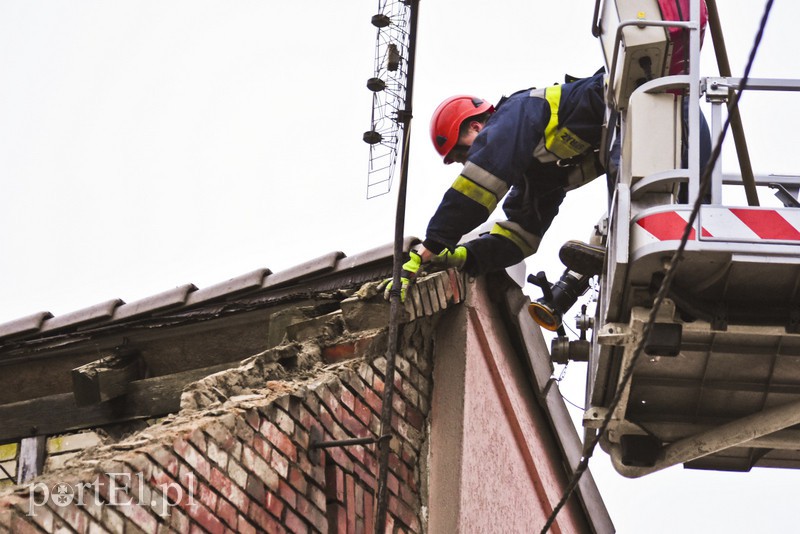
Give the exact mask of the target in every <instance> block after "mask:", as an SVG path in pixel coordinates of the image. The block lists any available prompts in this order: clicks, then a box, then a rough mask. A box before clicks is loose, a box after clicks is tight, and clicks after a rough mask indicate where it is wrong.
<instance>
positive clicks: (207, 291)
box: [186, 269, 272, 306]
mask: <svg viewBox="0 0 800 534" xmlns="http://www.w3.org/2000/svg"><path fill="white" fill-rule="evenodd" d="M270 274H272V271H270V270H269V269H258V270H255V271H252V272H249V273H247V274H243V275H241V276H237V277H235V278H231V279H230V280H228V281H227V282H222V283H219V284H215V285H213V286H209V287H204V288H203V289H198V290H197V291H193V292H191V293H189V295H188V297H187V298H186V305H187V306H190V305H192V304H199V303H201V302H208V301H210V300H214V299H218V298H222V297H226V296H229V295H233V294H235V293H240V292H242V291H247V290H249V289H259V288H260V287H261V285H262V284H263V283H264V277H265V276H269V275H270Z"/></svg>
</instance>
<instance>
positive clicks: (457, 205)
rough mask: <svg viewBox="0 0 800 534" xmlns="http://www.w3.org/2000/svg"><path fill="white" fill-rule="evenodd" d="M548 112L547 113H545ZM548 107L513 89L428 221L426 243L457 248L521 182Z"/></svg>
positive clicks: (430, 246) (435, 248) (431, 247)
mask: <svg viewBox="0 0 800 534" xmlns="http://www.w3.org/2000/svg"><path fill="white" fill-rule="evenodd" d="M545 115H546V116H545ZM548 118H549V109H548V108H547V107H546V103H545V102H544V100H541V99H537V98H530V97H529V96H528V95H527V91H526V92H521V93H517V94H515V95H512V96H511V97H510V98H509V99H508V100H506V101H505V103H504V104H503V105H502V107H500V108H499V109H498V110H497V111H496V112H495V114H494V115H492V117H491V118H490V119H489V121H488V122H487V123H486V125H485V126H484V128H483V130H481V132H480V134H478V136H477V137H476V138H475V142H474V143H473V145H472V147H471V148H470V151H469V154H468V155H467V162H466V164H465V165H464V168H463V170H462V171H461V174H460V175H459V176H458V178H456V180H455V182H453V185H452V186H451V187H450V189H448V190H447V192H445V194H444V197H443V198H442V201H441V203H440V204H439V207H438V209H437V210H436V213H434V215H433V217H432V218H431V220H430V223H429V224H428V230H427V232H426V239H425V242H424V244H425V247H426V248H428V249H429V250H431V251H433V252H436V253H438V252H440V251H441V250H442V249H444V248H449V249H451V250H452V249H453V248H455V246H456V244H457V243H458V241H459V240H460V239H461V237H462V236H463V235H464V234H467V233H469V232H471V231H472V230H474V229H475V228H477V227H478V226H480V225H481V224H482V223H483V222H485V221H486V220H487V219H488V218H489V215H491V213H492V212H493V211H494V210H495V208H496V207H497V204H498V203H499V202H500V200H502V198H503V197H504V196H505V195H506V193H507V192H508V191H509V189H511V188H512V187H514V185H515V184H521V183H522V180H523V179H524V173H525V169H526V167H527V166H528V164H529V163H530V158H531V155H532V153H533V148H534V147H535V146H536V144H537V143H538V142H539V140H540V139H541V136H542V132H543V131H544V124H546V123H547V119H548Z"/></svg>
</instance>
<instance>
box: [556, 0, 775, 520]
mask: <svg viewBox="0 0 800 534" xmlns="http://www.w3.org/2000/svg"><path fill="white" fill-rule="evenodd" d="M772 3H773V0H767V3H766V6H765V8H764V14H763V15H762V17H761V23H760V26H759V29H758V33H757V34H756V37H755V40H754V42H753V48H752V49H751V50H750V56H749V58H748V60H747V66H746V68H745V71H744V76H743V77H742V81H741V85H740V87H739V90H738V91H737V92H735V93H734V95H733V99H732V102H731V106H730V107H737V106H738V105H739V100H741V95H742V91H744V90H745V89H746V88H747V80H748V79H749V78H750V69H751V68H752V66H753V61H754V60H755V56H756V51H757V50H758V47H759V45H760V44H761V39H762V38H763V36H764V28H765V27H766V25H767V19H768V18H769V13H770V11H771V10H772ZM730 123H731V116H730V113H729V114H728V117H727V119H726V120H725V124H724V126H723V128H722V132H721V133H720V136H719V139H718V140H717V143H716V145H715V146H714V150H713V151H712V153H711V158H710V160H709V162H708V164H707V165H706V167H705V169H704V170H703V174H702V176H701V178H700V191H699V192H698V195H697V198H696V199H695V202H694V205H693V207H692V213H691V215H690V216H689V220H688V221H687V222H686V226H685V228H684V231H683V235H682V236H681V242H680V245H679V246H678V248H677V249H676V250H675V253H674V254H673V255H672V258H671V260H670V263H669V268H668V269H667V272H666V276H664V280H663V281H662V282H661V287H660V288H659V290H658V294H657V295H656V298H655V301H654V302H653V307H652V308H651V309H650V314H649V316H648V320H647V322H646V323H645V325H644V328H643V330H642V335H641V337H640V338H639V341H638V342H637V344H636V347H635V348H634V351H633V356H632V357H631V361H630V365H629V366H628V367H627V368H626V369H625V372H624V373H623V375H622V379H621V380H620V383H619V386H618V387H617V392H616V394H615V395H614V398H613V399H612V400H611V404H610V405H609V409H608V411H607V412H606V415H605V417H604V418H603V422H602V423H601V425H600V427H599V428H598V429H597V431H596V432H595V435H594V436H593V438H592V440H591V441H590V443H589V444H588V446H584V454H583V457H581V461H580V462H579V463H578V467H577V468H576V469H575V472H574V473H573V475H572V479H571V480H570V483H569V484H568V485H567V488H566V490H565V491H564V495H563V497H562V498H561V500H560V501H559V502H558V504H557V505H556V507H555V508H553V511H552V512H551V513H550V517H549V518H548V519H547V522H546V523H545V525H544V527H542V531H541V533H542V534H545V533H546V532H547V531H548V530H549V529H550V527H551V526H552V524H553V522H554V521H555V519H556V517H557V516H558V513H559V512H560V511H561V509H562V508H563V507H564V505H565V504H566V503H567V501H568V500H569V498H570V497H571V496H572V494H573V493H574V491H575V488H576V487H577V486H578V482H579V481H580V479H581V476H582V475H583V473H584V472H585V471H586V469H588V467H589V459H590V458H591V457H592V454H594V449H595V448H596V447H597V444H598V443H599V441H600V436H602V435H603V432H605V430H606V429H607V428H608V425H609V423H610V422H611V417H612V415H613V414H614V411H615V410H616V408H617V405H618V404H619V402H620V400H621V398H622V392H623V390H625V389H626V388H627V386H628V383H629V382H630V380H631V377H632V376H633V369H634V367H635V366H636V361H637V360H638V359H639V356H640V355H641V353H642V348H643V347H644V343H645V341H646V340H647V338H648V336H649V335H650V330H651V329H652V327H653V323H654V322H655V318H656V314H657V313H658V309H659V308H660V307H661V304H662V302H663V301H664V298H665V297H666V295H667V293H668V292H669V288H670V285H671V284H672V279H673V278H674V277H675V267H676V265H677V264H678V263H679V262H680V261H681V260H682V259H683V251H684V249H685V248H686V243H687V241H688V240H689V234H690V233H691V231H692V229H693V226H694V222H695V220H696V219H697V214H698V213H699V211H700V206H701V204H702V203H703V197H704V196H705V195H706V194H707V192H708V190H709V188H710V183H711V180H710V178H711V172H712V170H713V169H714V166H715V165H716V162H717V160H718V159H719V156H720V153H721V152H722V142H723V140H724V139H725V136H726V134H727V132H728V128H729V127H730Z"/></svg>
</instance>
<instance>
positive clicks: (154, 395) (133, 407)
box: [0, 361, 240, 443]
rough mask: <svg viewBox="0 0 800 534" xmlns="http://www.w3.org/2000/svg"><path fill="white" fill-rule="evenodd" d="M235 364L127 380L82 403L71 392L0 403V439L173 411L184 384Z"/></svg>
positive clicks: (53, 432)
mask: <svg viewBox="0 0 800 534" xmlns="http://www.w3.org/2000/svg"><path fill="white" fill-rule="evenodd" d="M239 364H240V362H239V361H235V362H228V363H223V364H219V365H214V366H211V367H204V368H202V369H193V370H191V371H184V372H182V373H175V374H171V375H165V376H159V377H155V378H147V379H144V380H137V381H134V382H130V383H129V384H128V392H127V394H125V395H123V396H121V397H117V398H116V399H113V400H110V401H106V402H100V403H97V404H91V405H86V406H79V405H78V404H77V403H76V402H75V396H74V395H73V394H72V393H61V394H57V395H49V396H47V397H39V398H37V399H32V400H28V401H22V402H14V403H10V404H5V405H0V421H3V424H2V425H0V443H4V442H8V441H14V440H18V439H22V438H26V437H32V436H51V435H55V434H63V433H65V432H72V431H76V430H81V429H84V428H94V427H99V426H104V425H109V424H114V423H122V422H125V421H131V420H134V419H147V418H151V417H160V416H163V415H166V414H169V413H175V412H177V411H179V410H180V401H181V392H182V391H183V388H184V387H185V386H186V385H188V384H190V383H192V382H196V381H197V380H200V379H201V378H204V377H206V376H208V375H211V374H214V373H217V372H219V371H224V370H226V369H231V368H233V367H238V366H239Z"/></svg>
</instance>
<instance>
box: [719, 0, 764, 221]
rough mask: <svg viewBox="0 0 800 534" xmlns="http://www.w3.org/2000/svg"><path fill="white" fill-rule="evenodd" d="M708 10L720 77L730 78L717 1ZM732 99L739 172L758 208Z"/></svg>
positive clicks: (730, 111) (730, 112) (739, 119)
mask: <svg viewBox="0 0 800 534" xmlns="http://www.w3.org/2000/svg"><path fill="white" fill-rule="evenodd" d="M706 7H707V8H708V27H709V29H710V30H711V40H712V42H713V43H714V53H715V54H716V56H717V65H718V67H719V75H720V76H722V77H725V78H730V77H731V76H732V74H731V64H730V62H729V61H728V51H727V49H726V48H725V37H724V36H723V35H722V24H721V23H720V20H719V11H718V10H717V2H716V0H706ZM731 95H732V98H731V100H730V102H729V103H728V115H730V118H731V120H730V123H731V133H732V134H733V142H734V144H735V145H736V154H737V155H738V157H739V170H741V172H742V184H743V185H744V192H745V195H746V197H747V203H748V204H749V205H750V206H758V205H759V204H758V193H757V192H756V180H755V177H754V175H753V166H752V164H751V163H750V152H749V151H748V149H747V139H746V138H745V135H744V126H743V125H742V116H741V115H740V114H739V105H738V104H739V102H738V100H737V97H736V93H735V92H733V91H731Z"/></svg>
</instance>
